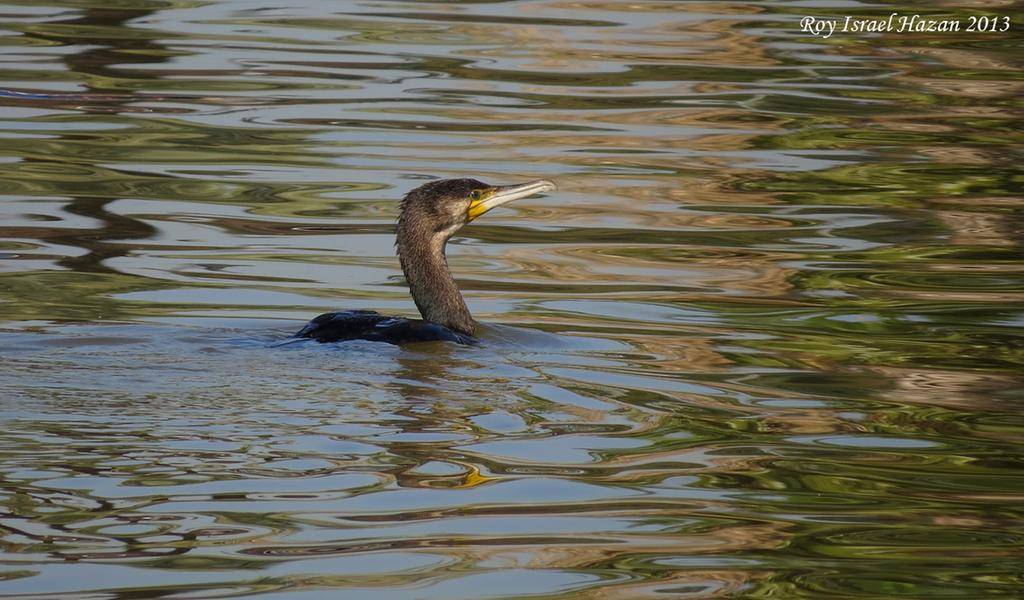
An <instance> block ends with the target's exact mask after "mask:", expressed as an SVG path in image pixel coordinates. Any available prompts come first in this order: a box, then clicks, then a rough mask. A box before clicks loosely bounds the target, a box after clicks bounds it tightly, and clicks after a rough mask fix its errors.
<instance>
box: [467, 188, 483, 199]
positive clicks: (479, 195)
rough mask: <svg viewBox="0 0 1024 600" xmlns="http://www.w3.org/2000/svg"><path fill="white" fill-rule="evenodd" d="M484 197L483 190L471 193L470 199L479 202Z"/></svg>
mask: <svg viewBox="0 0 1024 600" xmlns="http://www.w3.org/2000/svg"><path fill="white" fill-rule="evenodd" d="M483 197H484V191H483V190H473V191H472V192H470V193H469V199H470V200H479V199H481V198H483Z"/></svg>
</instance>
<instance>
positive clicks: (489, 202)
mask: <svg viewBox="0 0 1024 600" xmlns="http://www.w3.org/2000/svg"><path fill="white" fill-rule="evenodd" d="M554 190H555V184H554V183H552V182H550V181H548V180H546V179H538V180H536V181H528V182H526V183H519V184H516V185H499V186H497V187H490V188H484V189H479V190H473V191H472V192H471V193H470V195H469V198H470V202H469V210H467V211H466V221H467V222H469V221H472V220H473V219H475V218H477V217H479V216H480V215H482V214H484V213H485V212H487V211H489V210H491V209H492V208H494V207H496V206H501V205H502V204H505V203H506V202H511V201H513V200H518V199H519V198H525V197H527V196H532V195H534V194H539V193H542V192H551V191H554Z"/></svg>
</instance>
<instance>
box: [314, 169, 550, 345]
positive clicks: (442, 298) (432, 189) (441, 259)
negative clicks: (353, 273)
mask: <svg viewBox="0 0 1024 600" xmlns="http://www.w3.org/2000/svg"><path fill="white" fill-rule="evenodd" d="M554 189H555V184H553V183H551V182H550V181H546V180H537V181H531V182H528V183H523V184H519V185H507V186H492V185H488V184H486V183H483V182H481V181H477V180H475V179H443V180H440V181H432V182H430V183H427V184H425V185H422V186H420V187H418V188H416V189H414V190H413V191H411V192H409V193H408V194H406V196H405V198H404V199H403V200H402V205H401V209H400V214H399V217H398V228H397V231H396V236H395V237H396V241H395V245H396V246H397V248H398V260H399V262H401V264H402V271H403V272H404V273H405V279H406V281H408V282H409V291H410V293H411V294H412V298H413V301H415V303H416V308H418V309H419V311H420V315H422V316H423V319H422V320H420V319H405V318H402V317H389V316H385V315H381V314H379V313H376V312H373V311H365V310H350V311H342V312H334V313H326V314H323V315H320V316H319V317H317V318H315V319H313V320H312V321H310V322H309V324H307V325H306V326H305V327H303V328H302V330H301V331H299V332H298V333H296V334H295V335H296V337H299V338H312V339H315V340H317V341H320V342H337V341H343V340H357V339H361V340H371V341H381V342H389V343H392V344H403V343H407V342H417V341H433V340H444V341H452V342H458V343H462V344H470V343H474V342H475V338H474V337H473V333H474V330H475V329H476V322H475V321H474V320H473V315H472V314H471V313H470V312H469V308H468V307H467V306H466V301H465V300H464V299H463V298H462V293H461V292H459V288H458V286H457V285H456V284H455V280H454V279H453V278H452V274H451V272H450V271H449V270H448V262H447V260H446V259H445V244H447V242H448V238H450V237H451V236H452V235H453V234H454V233H455V232H456V231H458V230H459V229H461V228H462V226H463V225H465V224H466V223H469V222H470V221H472V220H473V219H475V218H477V217H478V216H480V215H482V214H484V213H485V212H487V211H489V210H491V209H492V208H494V207H496V206H500V205H502V204H504V203H506V202H510V201H512V200H516V199H518V198H524V197H526V196H532V195H533V194H536V193H540V192H546V191H551V190H554Z"/></svg>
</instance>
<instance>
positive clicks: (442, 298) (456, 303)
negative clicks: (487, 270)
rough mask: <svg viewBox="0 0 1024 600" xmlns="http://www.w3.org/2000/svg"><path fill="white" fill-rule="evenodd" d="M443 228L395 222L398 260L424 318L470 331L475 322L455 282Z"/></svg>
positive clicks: (453, 328)
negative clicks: (417, 226) (410, 226)
mask: <svg viewBox="0 0 1024 600" xmlns="http://www.w3.org/2000/svg"><path fill="white" fill-rule="evenodd" d="M447 242H448V237H447V235H445V234H444V233H443V232H434V231H423V230H418V229H412V228H409V227H406V224H405V223H403V222H399V224H398V236H397V246H398V260H399V262H401V263H402V272H404V273H405V279H406V281H408V282H409V291H410V293H411V294H412V299H413V301H414V302H415V303H416V308H418V309H419V311H420V314H421V315H422V316H423V319H424V320H426V321H430V322H432V323H437V324H438V325H444V326H445V327H447V328H448V329H451V330H453V331H457V332H459V333H464V334H466V335H473V330H474V329H475V328H476V322H475V321H473V315H471V314H470V312H469V308H468V307H467V306H466V301H465V300H464V299H463V298H462V293H461V292H459V288H458V286H457V285H455V279H453V278H452V273H451V271H449V270H448V261H447V260H446V259H445V254H444V248H445V244H446V243H447Z"/></svg>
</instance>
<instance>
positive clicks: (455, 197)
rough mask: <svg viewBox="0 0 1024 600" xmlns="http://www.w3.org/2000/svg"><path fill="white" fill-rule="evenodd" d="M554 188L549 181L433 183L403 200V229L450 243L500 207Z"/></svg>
mask: <svg viewBox="0 0 1024 600" xmlns="http://www.w3.org/2000/svg"><path fill="white" fill-rule="evenodd" d="M554 189H555V184H554V183H552V182H550V181H548V180H546V179H538V180H536V181H528V182H526V183H519V184H515V185H490V184H488V183H484V182H482V181H478V180H476V179H441V180H438V181H431V182H430V183H425V184H423V185H421V186H420V187H418V188H416V189H414V190H412V191H411V192H409V193H408V194H406V195H405V198H404V199H402V207H401V213H400V216H399V227H400V228H403V229H407V230H408V229H414V230H416V231H417V232H420V233H424V234H427V235H428V236H429V237H435V236H441V237H442V239H444V240H447V239H448V238H449V237H451V236H452V235H453V234H454V233H455V232H456V231H458V230H459V229H461V228H462V226H463V225H465V224H466V223H469V222H470V221H472V220H473V219H476V218H477V217H479V216H480V215H482V214H484V213H485V212H487V211H489V210H491V209H492V208H494V207H496V206H501V205H502V204H505V203H506V202H511V201H513V200H518V199H519V198H525V197H527V196H532V195H534V194H539V193H541V192H550V191H552V190H554Z"/></svg>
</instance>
